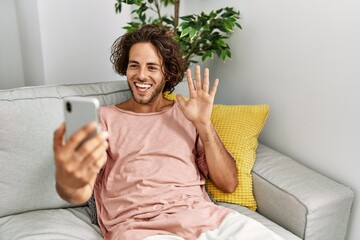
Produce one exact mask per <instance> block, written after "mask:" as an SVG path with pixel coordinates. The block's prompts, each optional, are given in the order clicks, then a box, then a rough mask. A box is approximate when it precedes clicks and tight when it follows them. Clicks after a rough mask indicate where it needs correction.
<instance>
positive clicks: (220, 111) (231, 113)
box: [206, 105, 269, 210]
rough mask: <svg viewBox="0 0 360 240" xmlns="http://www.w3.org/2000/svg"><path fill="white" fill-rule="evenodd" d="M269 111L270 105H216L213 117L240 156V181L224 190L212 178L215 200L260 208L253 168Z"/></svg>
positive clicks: (208, 184)
mask: <svg viewBox="0 0 360 240" xmlns="http://www.w3.org/2000/svg"><path fill="white" fill-rule="evenodd" d="M268 113H269V105H248V106H247V105H214V107H213V113H212V116H211V120H212V122H213V124H214V126H215V128H216V130H217V131H218V133H219V136H220V138H221V140H222V141H223V143H224V145H225V147H226V149H227V150H228V151H229V152H231V153H232V154H233V156H234V157H235V159H236V167H237V170H238V181H239V186H238V187H237V188H236V190H235V191H234V192H233V193H224V192H222V191H220V190H219V189H217V188H216V187H215V186H214V184H213V183H212V182H211V181H210V180H208V181H207V182H206V187H207V191H208V192H209V193H210V194H211V195H212V196H213V197H214V199H215V200H217V201H221V202H229V203H236V204H239V205H242V206H245V207H248V208H250V209H252V210H256V201H255V198H254V195H253V183H252V176H251V170H252V168H253V166H254V163H255V158H256V148H257V146H258V136H259V134H260V132H261V130H262V129H263V126H264V124H265V121H266V118H267V115H268Z"/></svg>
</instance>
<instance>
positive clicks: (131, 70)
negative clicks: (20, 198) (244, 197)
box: [54, 25, 276, 240]
mask: <svg viewBox="0 0 360 240" xmlns="http://www.w3.org/2000/svg"><path fill="white" fill-rule="evenodd" d="M111 59H112V62H113V64H114V69H115V70H116V72H118V73H119V74H121V75H126V76H127V81H128V84H129V88H130V90H131V92H132V97H131V98H130V99H129V100H127V101H125V102H122V103H119V104H117V105H113V106H106V107H102V108H101V109H100V113H99V115H100V119H101V125H102V129H103V130H104V131H103V132H101V133H100V134H98V136H96V137H94V138H92V139H91V140H89V141H87V142H86V143H85V144H83V145H82V146H81V147H79V148H78V145H79V143H80V142H82V140H83V139H84V138H85V137H86V136H87V135H88V134H89V133H91V132H92V131H93V130H94V129H95V127H96V124H94V123H93V124H89V125H87V126H85V127H83V128H82V129H80V130H79V131H78V132H76V133H75V134H74V135H73V136H72V137H71V138H70V140H69V141H68V142H67V143H65V142H64V141H63V136H64V132H65V127H64V124H62V125H61V126H60V128H59V129H57V130H56V132H55V134H54V153H55V162H56V167H57V169H56V183H57V184H56V189H57V192H58V193H59V195H60V196H61V197H62V198H63V199H65V200H67V201H69V202H72V203H84V202H86V201H87V200H88V199H89V198H90V197H91V195H92V193H93V192H94V195H95V200H96V205H97V214H98V221H99V225H100V228H101V230H102V232H103V235H104V238H105V239H129V240H137V239H208V238H207V237H208V236H215V239H228V238H224V236H232V237H235V238H232V239H237V238H236V234H235V233H234V231H235V229H236V228H238V227H239V224H240V225H241V224H245V222H246V220H244V218H246V217H244V216H242V215H240V214H238V213H234V212H232V211H231V210H229V209H227V208H224V207H220V206H217V205H215V204H214V203H213V202H211V200H210V198H209V196H208V195H207V193H206V191H205V188H204V185H205V178H206V177H209V178H210V179H211V180H212V181H213V182H214V184H215V185H216V186H217V187H218V188H219V189H221V190H222V191H224V192H233V191H234V190H235V188H236V187H237V185H238V182H237V170H236V165H235V160H234V159H233V157H232V156H231V154H229V153H228V151H227V150H226V149H225V147H224V145H223V143H222V142H221V139H220V138H219V136H218V135H217V133H216V131H215V129H214V126H213V125H212V123H211V119H210V117H211V112H212V106H213V102H214V98H215V93H216V90H217V86H218V80H217V79H216V80H215V82H214V84H213V87H212V88H211V90H210V86H209V70H208V69H205V71H204V76H203V80H202V76H201V73H200V67H199V66H197V67H196V69H195V83H194V82H193V79H192V76H191V71H190V70H187V72H186V77H187V82H188V87H189V92H190V99H189V100H188V101H185V100H184V98H183V97H182V96H181V95H178V96H177V99H178V101H170V100H168V99H166V98H164V95H163V93H164V91H172V90H173V88H174V87H175V86H176V84H177V83H178V82H179V81H181V79H182V78H183V76H184V72H185V70H186V67H187V64H186V62H185V61H184V60H183V58H182V57H181V53H180V49H179V46H178V45H177V43H176V42H175V41H174V40H173V39H172V37H171V36H170V35H169V34H168V33H167V32H166V31H165V30H162V29H160V28H158V27H156V26H151V25H149V26H145V27H143V28H141V29H139V30H137V31H135V32H133V33H127V34H125V35H124V36H122V37H121V38H119V39H118V40H116V42H115V43H114V45H113V48H112V56H111ZM258 226H260V227H263V228H265V227H264V226H262V225H261V224H258ZM219 230H221V231H219ZM256 231H258V230H256ZM267 231H268V230H267ZM268 232H270V231H268ZM214 234H215V235H214ZM216 234H218V235H216ZM221 234H223V235H221ZM224 234H225V235H224ZM226 234H227V235H226ZM234 234H235V235H234ZM270 234H272V233H271V232H270ZM221 236H223V237H221ZM259 236H260V237H261V235H259ZM264 236H265V235H264ZM266 236H268V235H266ZM274 236H275V235H274ZM259 239H260V238H259ZM267 239H270V238H267ZM274 239H276V238H275V237H274Z"/></svg>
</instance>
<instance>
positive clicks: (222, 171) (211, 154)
mask: <svg viewBox="0 0 360 240" xmlns="http://www.w3.org/2000/svg"><path fill="white" fill-rule="evenodd" d="M196 129H197V130H198V132H199V135H200V138H201V140H202V142H203V145H204V149H205V157H206V163H207V165H208V169H209V177H210V179H211V180H212V181H213V183H214V184H215V186H216V187H217V188H218V189H220V190H222V191H223V192H226V193H231V192H234V191H235V189H236V187H237V186H238V180H237V169H236V163H235V159H234V158H233V157H232V156H231V155H230V154H229V152H228V151H227V150H226V148H225V146H224V144H223V142H222V141H221V139H220V137H219V136H218V134H217V133H216V130H215V128H214V126H213V124H212V123H211V122H210V123H208V124H207V125H204V126H201V125H200V126H196Z"/></svg>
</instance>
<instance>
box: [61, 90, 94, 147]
mask: <svg viewBox="0 0 360 240" xmlns="http://www.w3.org/2000/svg"><path fill="white" fill-rule="evenodd" d="M99 106H100V104H99V100H98V99H96V98H89V97H67V98H65V99H64V117H65V128H66V131H65V141H68V140H69V138H70V137H71V136H72V135H73V134H74V133H75V132H76V131H78V130H79V129H80V128H82V127H83V126H84V125H86V124H88V123H90V122H93V121H95V122H97V123H99V115H98V110H99ZM99 130H100V127H99V124H98V127H97V129H96V131H94V132H93V133H91V134H90V135H89V136H88V137H87V138H85V140H84V141H83V142H81V143H80V145H81V144H82V143H84V142H85V141H86V140H88V139H90V138H91V137H93V136H95V135H96V134H97V133H98V132H99Z"/></svg>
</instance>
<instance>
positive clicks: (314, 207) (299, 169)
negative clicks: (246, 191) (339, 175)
mask: <svg viewBox="0 0 360 240" xmlns="http://www.w3.org/2000/svg"><path fill="white" fill-rule="evenodd" d="M252 176H253V184H254V195H255V199H256V202H257V205H258V208H257V211H258V212H259V213H260V214H261V215H263V216H265V217H267V218H269V219H270V220H272V221H274V222H276V223H277V224H279V225H281V226H282V227H284V228H285V229H287V230H289V231H291V232H292V233H294V234H295V235H297V236H299V237H300V238H302V239H306V240H315V239H316V240H318V239H327V240H340V239H342V240H343V239H345V237H346V232H347V226H348V222H349V216H350V212H351V208H352V204H353V200H354V192H353V191H352V190H351V189H350V188H349V187H347V186H344V185H342V184H340V183H338V182H335V181H333V180H331V179H329V178H327V177H325V176H322V175H321V174H319V173H317V172H315V171H313V170H311V169H309V168H307V167H305V166H303V165H301V164H299V163H298V162H296V161H294V160H293V159H291V158H289V157H287V156H285V155H283V154H281V153H279V152H277V151H275V150H272V149H270V148H269V147H266V146H264V145H261V144H259V146H258V149H257V158H256V161H255V165H254V168H253V171H252Z"/></svg>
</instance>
